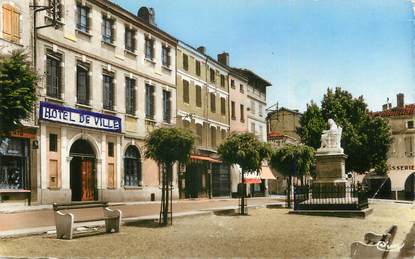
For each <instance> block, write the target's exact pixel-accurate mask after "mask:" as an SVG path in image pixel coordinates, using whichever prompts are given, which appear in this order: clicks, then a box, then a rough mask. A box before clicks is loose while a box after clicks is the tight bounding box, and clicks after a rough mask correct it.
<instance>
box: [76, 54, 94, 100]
mask: <svg viewBox="0 0 415 259" xmlns="http://www.w3.org/2000/svg"><path fill="white" fill-rule="evenodd" d="M80 70H83V71H84V72H85V99H84V100H82V98H80V85H79V82H80V74H79V73H80ZM89 72H90V65H89V64H88V63H84V62H81V61H78V62H77V63H76V103H77V104H83V105H89V100H90V90H91V89H90V76H89Z"/></svg>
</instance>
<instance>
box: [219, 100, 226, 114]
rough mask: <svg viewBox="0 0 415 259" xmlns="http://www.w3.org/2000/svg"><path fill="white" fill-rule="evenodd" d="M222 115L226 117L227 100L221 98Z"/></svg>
mask: <svg viewBox="0 0 415 259" xmlns="http://www.w3.org/2000/svg"><path fill="white" fill-rule="evenodd" d="M220 113H221V114H222V115H226V100H225V98H223V97H221V98H220Z"/></svg>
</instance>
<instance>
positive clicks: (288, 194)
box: [287, 175, 292, 208]
mask: <svg viewBox="0 0 415 259" xmlns="http://www.w3.org/2000/svg"><path fill="white" fill-rule="evenodd" d="M291 181H292V176H291V175H290V177H288V191H287V203H288V204H287V205H288V208H291Z"/></svg>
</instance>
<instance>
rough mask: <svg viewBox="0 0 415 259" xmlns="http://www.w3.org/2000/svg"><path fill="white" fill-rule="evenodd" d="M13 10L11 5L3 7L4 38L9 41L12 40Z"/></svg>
mask: <svg viewBox="0 0 415 259" xmlns="http://www.w3.org/2000/svg"><path fill="white" fill-rule="evenodd" d="M12 12H13V11H12V9H11V6H10V5H7V4H4V5H3V36H4V38H5V39H7V40H12V37H13V35H12Z"/></svg>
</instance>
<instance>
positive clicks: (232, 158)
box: [218, 133, 271, 215]
mask: <svg viewBox="0 0 415 259" xmlns="http://www.w3.org/2000/svg"><path fill="white" fill-rule="evenodd" d="M270 152H271V151H270V148H269V146H268V145H267V144H266V143H263V142H260V141H259V140H258V139H257V138H256V137H255V135H254V134H252V133H234V134H232V135H230V136H229V137H228V138H226V140H225V141H224V142H223V143H222V144H221V145H220V146H219V148H218V154H219V156H220V158H221V159H222V161H224V162H225V163H227V164H229V165H233V164H238V165H239V166H240V167H241V170H242V172H241V173H242V176H241V179H242V182H241V184H242V186H243V188H242V189H243V191H242V195H241V203H240V204H241V210H240V213H241V215H244V214H245V196H246V187H245V182H244V177H245V176H244V174H245V173H247V172H259V171H260V169H261V165H262V161H263V160H264V159H267V158H268V157H269V155H270Z"/></svg>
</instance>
